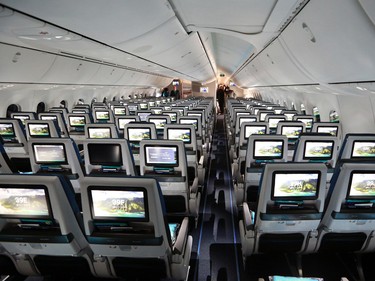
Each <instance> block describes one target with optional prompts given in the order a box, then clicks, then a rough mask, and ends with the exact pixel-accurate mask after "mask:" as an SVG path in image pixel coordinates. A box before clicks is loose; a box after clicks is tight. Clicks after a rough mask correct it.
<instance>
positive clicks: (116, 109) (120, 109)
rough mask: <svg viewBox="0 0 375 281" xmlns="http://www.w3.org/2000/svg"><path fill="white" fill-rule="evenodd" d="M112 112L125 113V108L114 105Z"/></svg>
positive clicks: (116, 113)
mask: <svg viewBox="0 0 375 281" xmlns="http://www.w3.org/2000/svg"><path fill="white" fill-rule="evenodd" d="M114 113H115V115H125V114H126V109H125V108H124V107H115V108H114Z"/></svg>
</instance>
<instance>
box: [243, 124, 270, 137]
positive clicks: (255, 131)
mask: <svg viewBox="0 0 375 281" xmlns="http://www.w3.org/2000/svg"><path fill="white" fill-rule="evenodd" d="M265 134H266V126H252V125H249V126H246V127H245V138H246V139H247V138H249V136H250V135H265Z"/></svg>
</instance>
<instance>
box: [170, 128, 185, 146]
mask: <svg viewBox="0 0 375 281" xmlns="http://www.w3.org/2000/svg"><path fill="white" fill-rule="evenodd" d="M190 135H191V133H190V130H189V129H168V139H170V140H182V141H183V142H186V143H190V142H191V140H190Z"/></svg>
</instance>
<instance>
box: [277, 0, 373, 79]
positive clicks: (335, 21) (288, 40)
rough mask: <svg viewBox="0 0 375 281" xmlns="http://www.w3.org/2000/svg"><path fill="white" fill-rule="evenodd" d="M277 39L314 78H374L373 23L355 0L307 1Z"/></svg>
mask: <svg viewBox="0 0 375 281" xmlns="http://www.w3.org/2000/svg"><path fill="white" fill-rule="evenodd" d="M280 40H281V41H282V42H283V44H284V45H285V46H286V47H287V48H288V53H292V54H293V56H294V58H295V61H296V63H298V64H299V65H300V66H303V67H304V71H305V72H306V73H308V75H310V76H311V77H313V79H314V80H315V81H317V82H325V83H335V82H350V81H372V80H374V77H375V53H374V49H375V36H374V25H373V24H372V22H371V21H370V20H369V18H368V17H367V15H366V13H365V12H364V10H363V9H362V7H361V5H360V4H359V3H358V2H357V1H353V0H331V1H326V0H316V1H310V2H309V3H308V4H307V5H306V7H305V8H304V9H303V10H302V11H301V12H300V13H299V14H298V15H297V17H296V18H295V19H294V20H293V22H292V23H291V24H290V25H289V26H288V27H287V28H286V30H285V31H284V32H283V33H282V34H281V36H280Z"/></svg>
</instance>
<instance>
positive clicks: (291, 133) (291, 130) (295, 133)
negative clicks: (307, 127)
mask: <svg viewBox="0 0 375 281" xmlns="http://www.w3.org/2000/svg"><path fill="white" fill-rule="evenodd" d="M302 129H303V127H302V126H282V127H281V134H282V135H284V136H286V137H287V138H288V139H297V138H298V137H299V135H300V134H301V132H302Z"/></svg>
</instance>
